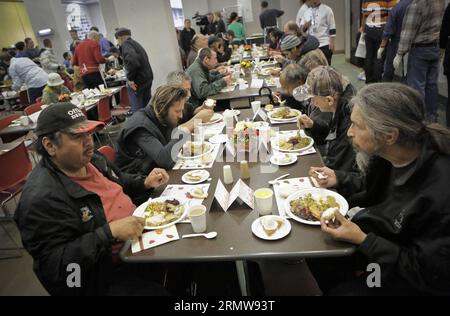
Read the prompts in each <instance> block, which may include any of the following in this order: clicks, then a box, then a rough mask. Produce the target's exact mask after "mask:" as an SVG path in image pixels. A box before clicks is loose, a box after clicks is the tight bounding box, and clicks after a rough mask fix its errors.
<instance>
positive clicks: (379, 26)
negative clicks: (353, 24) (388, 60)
mask: <svg viewBox="0 0 450 316" xmlns="http://www.w3.org/2000/svg"><path fill="white" fill-rule="evenodd" d="M397 2H398V1H397V0H380V1H370V0H362V14H363V21H362V23H361V30H360V31H361V33H364V34H365V39H366V52H367V53H366V59H365V63H364V71H365V72H366V83H367V84H369V83H374V82H380V81H381V73H382V71H383V69H382V62H381V60H378V58H377V54H378V49H379V48H380V45H381V40H382V37H383V31H384V26H385V25H386V23H387V20H388V16H389V13H390V12H391V10H392V8H393V7H394V6H395V5H396V4H397Z"/></svg>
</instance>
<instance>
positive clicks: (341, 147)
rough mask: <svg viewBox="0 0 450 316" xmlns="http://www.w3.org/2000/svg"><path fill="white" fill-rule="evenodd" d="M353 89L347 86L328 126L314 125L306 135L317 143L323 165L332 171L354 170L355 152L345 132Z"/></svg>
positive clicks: (348, 121) (348, 126) (353, 93)
mask: <svg viewBox="0 0 450 316" xmlns="http://www.w3.org/2000/svg"><path fill="white" fill-rule="evenodd" d="M354 95H355V89H354V88H353V86H352V85H348V86H347V88H346V89H345V91H344V93H343V94H342V96H341V97H340V98H339V101H338V104H337V108H336V113H335V114H334V117H333V119H332V120H331V121H330V122H329V124H323V123H319V124H316V123H315V124H314V126H313V128H311V129H307V130H306V133H307V134H308V135H309V136H311V137H312V138H313V139H314V141H315V142H316V143H317V145H318V148H319V150H320V152H321V154H322V157H323V161H324V163H325V165H326V166H327V167H329V168H331V169H333V170H342V171H353V170H355V152H354V150H353V146H352V144H351V143H350V140H349V138H348V136H347V131H348V129H349V128H350V125H351V120H350V116H351V113H352V108H351V105H350V101H351V99H352V97H353V96H354Z"/></svg>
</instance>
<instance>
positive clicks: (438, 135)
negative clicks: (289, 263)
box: [309, 84, 450, 295]
mask: <svg viewBox="0 0 450 316" xmlns="http://www.w3.org/2000/svg"><path fill="white" fill-rule="evenodd" d="M352 103H353V105H354V109H353V112H352V117H351V121H352V125H351V127H350V129H349V131H348V136H349V137H350V139H351V141H352V144H353V146H354V148H355V150H356V151H357V153H358V156H357V162H358V165H359V167H360V168H361V171H362V172H363V173H364V174H365V186H364V189H363V190H361V188H358V190H360V192H358V193H356V194H354V195H353V196H352V197H351V198H350V199H349V204H350V205H351V206H353V207H356V206H358V207H360V208H359V212H357V213H356V214H354V215H353V217H352V218H351V219H347V218H345V217H344V216H342V215H341V214H340V213H339V212H336V218H335V221H332V222H331V225H330V224H329V223H325V221H324V220H322V223H321V224H322V230H323V231H324V232H325V233H327V234H329V235H330V236H331V237H332V238H334V239H337V240H340V241H344V242H349V243H352V244H354V245H356V247H357V248H356V254H355V255H353V256H352V257H350V258H347V259H330V260H327V259H325V260H322V259H321V260H314V261H311V260H310V261H309V265H310V268H311V270H312V272H313V274H314V276H315V277H316V280H317V281H318V283H319V286H320V287H321V289H322V290H323V291H324V292H326V293H328V294H338V295H347V294H348V295H352V294H353V295H420V294H426V295H449V294H450V269H449V264H450V195H449V194H448V188H449V187H450V177H448V172H449V170H450V130H448V129H446V128H445V127H443V126H440V125H439V124H427V123H425V113H424V108H425V107H424V104H423V100H422V98H421V96H420V94H419V93H418V92H417V91H415V90H414V89H412V88H409V87H407V86H405V85H402V84H373V85H369V86H366V87H365V88H363V89H362V90H361V91H360V92H359V93H358V95H357V96H356V97H355V98H354V99H353V100H352ZM313 171H318V172H321V173H323V174H325V175H327V176H328V179H327V180H323V181H321V180H319V179H318V181H319V182H320V183H321V184H322V185H323V186H326V187H336V188H337V189H338V190H339V187H340V186H341V183H340V182H339V180H338V178H337V177H336V173H335V172H334V171H333V170H330V169H327V168H312V170H311V175H312V176H314V177H317V178H318V176H316V175H315V173H314V172H313ZM313 173H314V174H313ZM330 261H333V262H330ZM373 263H375V264H377V265H378V267H379V268H380V269H379V271H380V281H381V282H380V284H379V285H381V287H375V288H369V286H368V284H369V282H368V274H366V273H360V274H358V275H360V276H359V277H355V275H356V274H354V273H351V272H353V271H367V270H368V265H369V264H373Z"/></svg>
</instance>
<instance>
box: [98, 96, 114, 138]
mask: <svg viewBox="0 0 450 316" xmlns="http://www.w3.org/2000/svg"><path fill="white" fill-rule="evenodd" d="M110 99H111V97H104V98H101V99H100V100H99V101H98V120H99V121H100V122H103V123H105V125H106V128H105V130H103V131H100V132H98V133H96V134H95V135H96V136H97V140H98V142H99V144H100V145H102V142H101V140H100V137H98V134H106V136H107V137H108V140H109V144H110V145H111V146H114V143H113V141H112V139H111V136H110V135H109V134H110V133H109V130H108V127H109V125H110V124H111V123H112V121H113V117H112V115H111V109H110V105H109V104H110Z"/></svg>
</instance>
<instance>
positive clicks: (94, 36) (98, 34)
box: [88, 31, 100, 39]
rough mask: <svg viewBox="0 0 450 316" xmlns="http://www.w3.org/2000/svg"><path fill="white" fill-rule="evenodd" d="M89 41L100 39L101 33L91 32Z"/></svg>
mask: <svg viewBox="0 0 450 316" xmlns="http://www.w3.org/2000/svg"><path fill="white" fill-rule="evenodd" d="M88 38H89V39H97V38H100V33H99V32H97V31H90V32H89V34H88Z"/></svg>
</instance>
